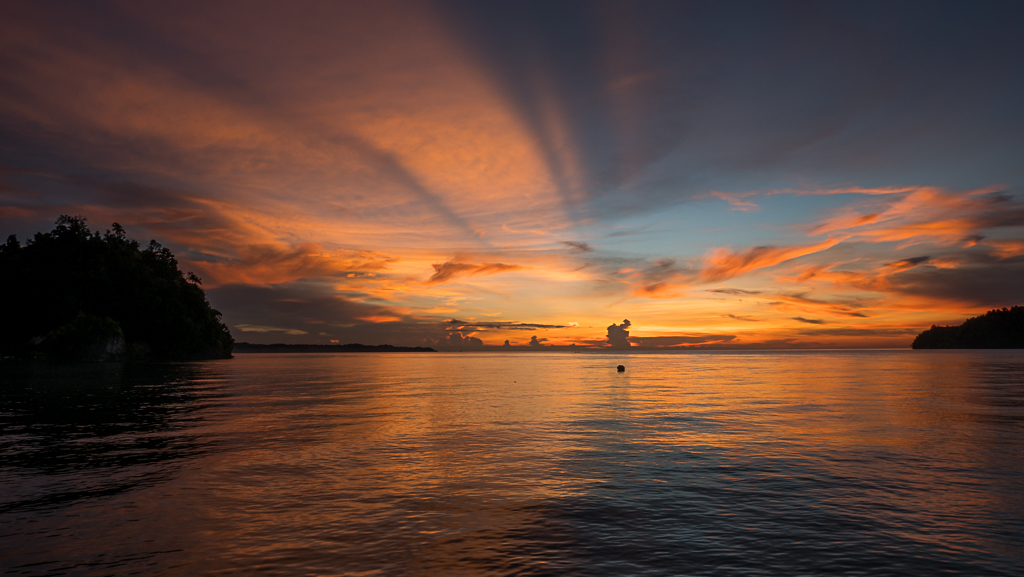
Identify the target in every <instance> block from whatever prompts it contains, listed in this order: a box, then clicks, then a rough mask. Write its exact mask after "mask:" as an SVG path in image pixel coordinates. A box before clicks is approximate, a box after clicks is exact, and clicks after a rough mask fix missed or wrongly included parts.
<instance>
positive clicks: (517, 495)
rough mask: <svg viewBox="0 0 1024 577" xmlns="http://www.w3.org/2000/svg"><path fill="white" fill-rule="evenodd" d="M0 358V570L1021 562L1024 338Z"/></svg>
mask: <svg viewBox="0 0 1024 577" xmlns="http://www.w3.org/2000/svg"><path fill="white" fill-rule="evenodd" d="M619 364H622V365H625V367H626V370H625V372H617V371H616V365H619ZM0 378H2V383H0V574H2V575H96V576H100V575H118V576H120V575H175V576H176V575H353V576H355V575H359V576H366V575H444V576H448V575H615V576H624V575H742V576H746V575H751V576H752V575H784V576H789V575H872V576H878V575H901V576H906V575H928V576H935V575H970V576H985V575H1006V576H1009V575H1014V576H1017V575H1021V574H1024V351H912V350H900V351H757V352H751V351H743V352H739V351H730V352H699V351H690V352H684V353H664V354H662V353H604V354H588V353H578V354H569V353H525V352H524V353H463V354H459V353H341V354H248V355H236V357H235V358H234V359H230V360H223V361H209V362H195V363H165V364H152V365H122V364H96V365H79V366H41V365H27V364H19V363H10V362H4V363H2V364H0Z"/></svg>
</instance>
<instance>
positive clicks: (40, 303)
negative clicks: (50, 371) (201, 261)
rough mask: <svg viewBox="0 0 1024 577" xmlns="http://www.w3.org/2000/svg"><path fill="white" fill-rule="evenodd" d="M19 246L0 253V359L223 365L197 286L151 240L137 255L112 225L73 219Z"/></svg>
mask: <svg viewBox="0 0 1024 577" xmlns="http://www.w3.org/2000/svg"><path fill="white" fill-rule="evenodd" d="M56 225H57V226H56V228H54V230H53V231H51V232H47V233H36V235H35V236H34V237H33V238H32V239H30V240H28V241H27V242H26V244H25V245H24V246H22V245H21V243H20V242H18V239H17V237H16V236H14V235H11V236H10V237H8V238H7V242H6V243H5V244H3V245H0V279H3V282H0V307H2V318H3V326H2V330H0V355H2V356H5V357H8V356H11V357H21V358H37V359H44V360H50V361H69V362H87V361H119V360H143V359H153V360H171V359H175V360H184V359H221V358H230V357H231V349H232V346H233V345H234V342H235V341H234V339H233V338H232V337H231V333H230V332H229V331H228V328H227V326H225V325H224V323H223V322H221V320H220V317H221V314H220V312H218V311H216V310H214V309H213V308H212V307H211V306H210V303H209V302H208V301H207V300H206V294H205V293H204V292H203V289H202V288H201V287H200V284H201V280H200V279H199V277H197V276H196V275H194V274H193V273H191V272H189V273H187V274H186V273H183V272H182V271H181V270H179V269H178V261H177V259H175V258H174V255H173V254H172V253H171V251H170V250H168V249H167V248H164V247H163V246H161V245H160V243H158V242H157V241H155V240H152V241H150V242H149V245H148V246H146V247H144V248H143V247H142V246H140V245H139V242H138V241H135V240H132V239H130V238H128V237H127V236H126V235H125V230H124V228H122V227H121V226H120V225H119V224H117V223H114V224H113V225H112V230H108V231H107V232H106V233H105V234H100V233H99V232H93V231H91V230H89V227H88V226H87V225H86V222H85V219H84V218H82V217H73V216H67V215H64V216H61V217H60V218H58V219H57V223H56Z"/></svg>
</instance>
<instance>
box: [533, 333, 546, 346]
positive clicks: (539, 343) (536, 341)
mask: <svg viewBox="0 0 1024 577" xmlns="http://www.w3.org/2000/svg"><path fill="white" fill-rule="evenodd" d="M546 340H547V339H538V338H537V335H533V336H532V337H530V346H531V347H543V346H544V345H543V344H541V343H542V341H546Z"/></svg>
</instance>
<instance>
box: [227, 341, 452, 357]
mask: <svg viewBox="0 0 1024 577" xmlns="http://www.w3.org/2000/svg"><path fill="white" fill-rule="evenodd" d="M436 352H437V351H436V350H434V349H432V348H430V347H396V346H393V345H361V344H359V343H349V344H347V345H286V344H282V343H275V344H269V345H260V344H253V343H245V342H242V343H235V353H239V354H247V353H436Z"/></svg>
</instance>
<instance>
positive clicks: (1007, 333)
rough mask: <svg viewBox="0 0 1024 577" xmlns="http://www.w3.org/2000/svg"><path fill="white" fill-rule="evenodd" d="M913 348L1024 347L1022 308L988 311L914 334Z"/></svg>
mask: <svg viewBox="0 0 1024 577" xmlns="http://www.w3.org/2000/svg"><path fill="white" fill-rule="evenodd" d="M911 346H912V347H913V348H915V349H1024V307H1021V306H1015V307H1010V308H1001V309H995V310H991V311H988V312H987V313H985V314H983V315H981V316H980V317H974V318H970V319H967V320H966V321H964V323H963V324H962V325H958V326H951V327H939V326H935V325H932V328H930V329H928V330H926V331H924V332H923V333H921V334H919V335H917V338H916V339H914V344H913V345H911Z"/></svg>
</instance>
